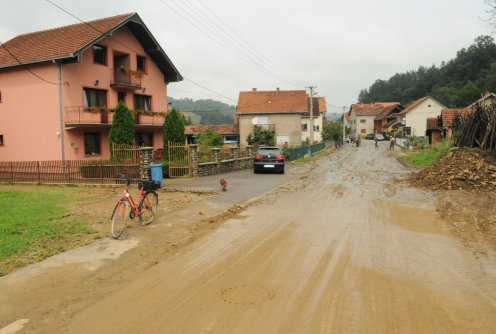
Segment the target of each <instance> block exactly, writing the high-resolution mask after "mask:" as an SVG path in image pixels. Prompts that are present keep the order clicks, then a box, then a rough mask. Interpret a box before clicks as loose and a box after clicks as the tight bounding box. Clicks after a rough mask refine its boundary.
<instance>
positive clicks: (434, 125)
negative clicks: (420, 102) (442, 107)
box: [427, 117, 439, 130]
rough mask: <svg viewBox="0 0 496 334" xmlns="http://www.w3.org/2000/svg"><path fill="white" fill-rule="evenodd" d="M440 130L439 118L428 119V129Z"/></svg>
mask: <svg viewBox="0 0 496 334" xmlns="http://www.w3.org/2000/svg"><path fill="white" fill-rule="evenodd" d="M438 128H439V122H438V118H437V117H429V118H427V129H428V130H432V129H438Z"/></svg>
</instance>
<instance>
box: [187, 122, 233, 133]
mask: <svg viewBox="0 0 496 334" xmlns="http://www.w3.org/2000/svg"><path fill="white" fill-rule="evenodd" d="M207 129H213V130H215V131H216V132H217V133H219V134H221V135H229V134H236V133H239V127H238V124H221V125H186V126H185V127H184V134H185V135H193V134H200V133H204V132H205V131H207Z"/></svg>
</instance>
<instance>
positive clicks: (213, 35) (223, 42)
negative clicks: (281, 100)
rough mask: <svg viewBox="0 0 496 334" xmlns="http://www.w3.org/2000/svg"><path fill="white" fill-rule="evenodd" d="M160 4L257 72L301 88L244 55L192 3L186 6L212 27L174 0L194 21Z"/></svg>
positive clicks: (220, 29) (169, 6) (172, 8)
mask: <svg viewBox="0 0 496 334" xmlns="http://www.w3.org/2000/svg"><path fill="white" fill-rule="evenodd" d="M160 3H162V4H163V5H164V6H166V7H168V8H170V9H171V10H173V11H174V12H175V13H176V14H178V15H179V16H181V17H182V18H183V19H184V20H186V21H187V22H188V23H189V24H191V25H192V26H193V27H195V28H196V29H197V30H199V31H200V32H201V33H203V34H205V35H206V36H207V37H209V38H210V39H212V40H213V41H214V42H216V43H217V44H219V45H220V46H222V47H223V48H225V49H226V50H227V51H229V52H231V53H233V54H234V55H235V56H237V57H238V58H240V59H241V60H243V61H244V62H246V63H247V64H248V65H251V66H253V67H255V68H256V69H257V70H259V71H261V72H263V73H265V74H267V75H269V76H272V77H275V78H277V79H279V80H284V81H286V82H288V83H289V84H291V85H294V86H297V87H300V85H299V84H296V83H294V82H292V81H291V80H289V79H287V78H285V77H283V76H281V75H280V74H278V73H275V72H274V71H273V70H272V69H269V68H267V67H266V66H264V65H263V64H262V63H260V62H259V61H258V60H254V59H253V56H250V55H247V54H246V53H243V51H242V50H240V47H239V46H238V45H240V44H239V43H237V42H236V41H235V42H236V44H237V45H235V44H233V42H232V41H233V40H234V39H233V38H232V37H231V36H229V35H228V34H227V33H226V32H225V30H223V29H222V28H220V27H219V25H217V24H216V23H215V22H214V21H213V20H212V19H210V18H209V17H208V16H207V15H205V14H204V13H203V12H201V11H200V10H199V9H198V8H197V7H194V6H193V5H191V4H190V3H188V2H186V4H188V5H189V6H190V8H193V9H194V10H196V11H197V12H200V13H201V14H202V16H203V17H206V18H207V20H208V24H209V25H210V26H209V25H207V24H205V23H203V22H202V21H200V20H199V19H197V18H196V17H194V16H193V15H191V13H190V12H191V11H190V10H187V9H185V8H184V7H183V6H182V5H180V4H178V3H177V2H175V1H174V0H172V3H173V4H174V5H175V6H176V7H178V8H179V9H180V10H181V11H182V12H184V13H185V15H188V16H189V17H192V19H193V21H192V20H190V19H189V18H188V17H186V16H185V15H183V14H182V13H181V12H179V10H177V9H176V8H174V7H173V6H171V5H169V4H167V3H165V2H164V1H163V0H160ZM197 23H198V24H200V25H201V26H203V28H204V29H202V28H201V27H199V26H198V24H197ZM211 26H213V27H214V28H215V29H212V28H211ZM215 30H217V31H221V32H222V33H223V34H224V36H227V39H226V38H225V37H222V36H219V34H218V32H216V31H215ZM228 40H230V41H231V42H229V41H228ZM242 48H244V49H245V50H246V47H243V46H242Z"/></svg>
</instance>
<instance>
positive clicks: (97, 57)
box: [93, 45, 107, 65]
mask: <svg viewBox="0 0 496 334" xmlns="http://www.w3.org/2000/svg"><path fill="white" fill-rule="evenodd" d="M93 62H94V63H95V64H102V65H107V48H106V47H105V46H101V45H93Z"/></svg>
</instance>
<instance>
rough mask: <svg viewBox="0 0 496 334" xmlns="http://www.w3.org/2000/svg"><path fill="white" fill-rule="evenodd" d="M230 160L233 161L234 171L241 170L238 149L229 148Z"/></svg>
mask: <svg viewBox="0 0 496 334" xmlns="http://www.w3.org/2000/svg"><path fill="white" fill-rule="evenodd" d="M231 159H234V166H233V168H234V170H238V169H241V168H240V161H239V147H238V146H236V147H231Z"/></svg>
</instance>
